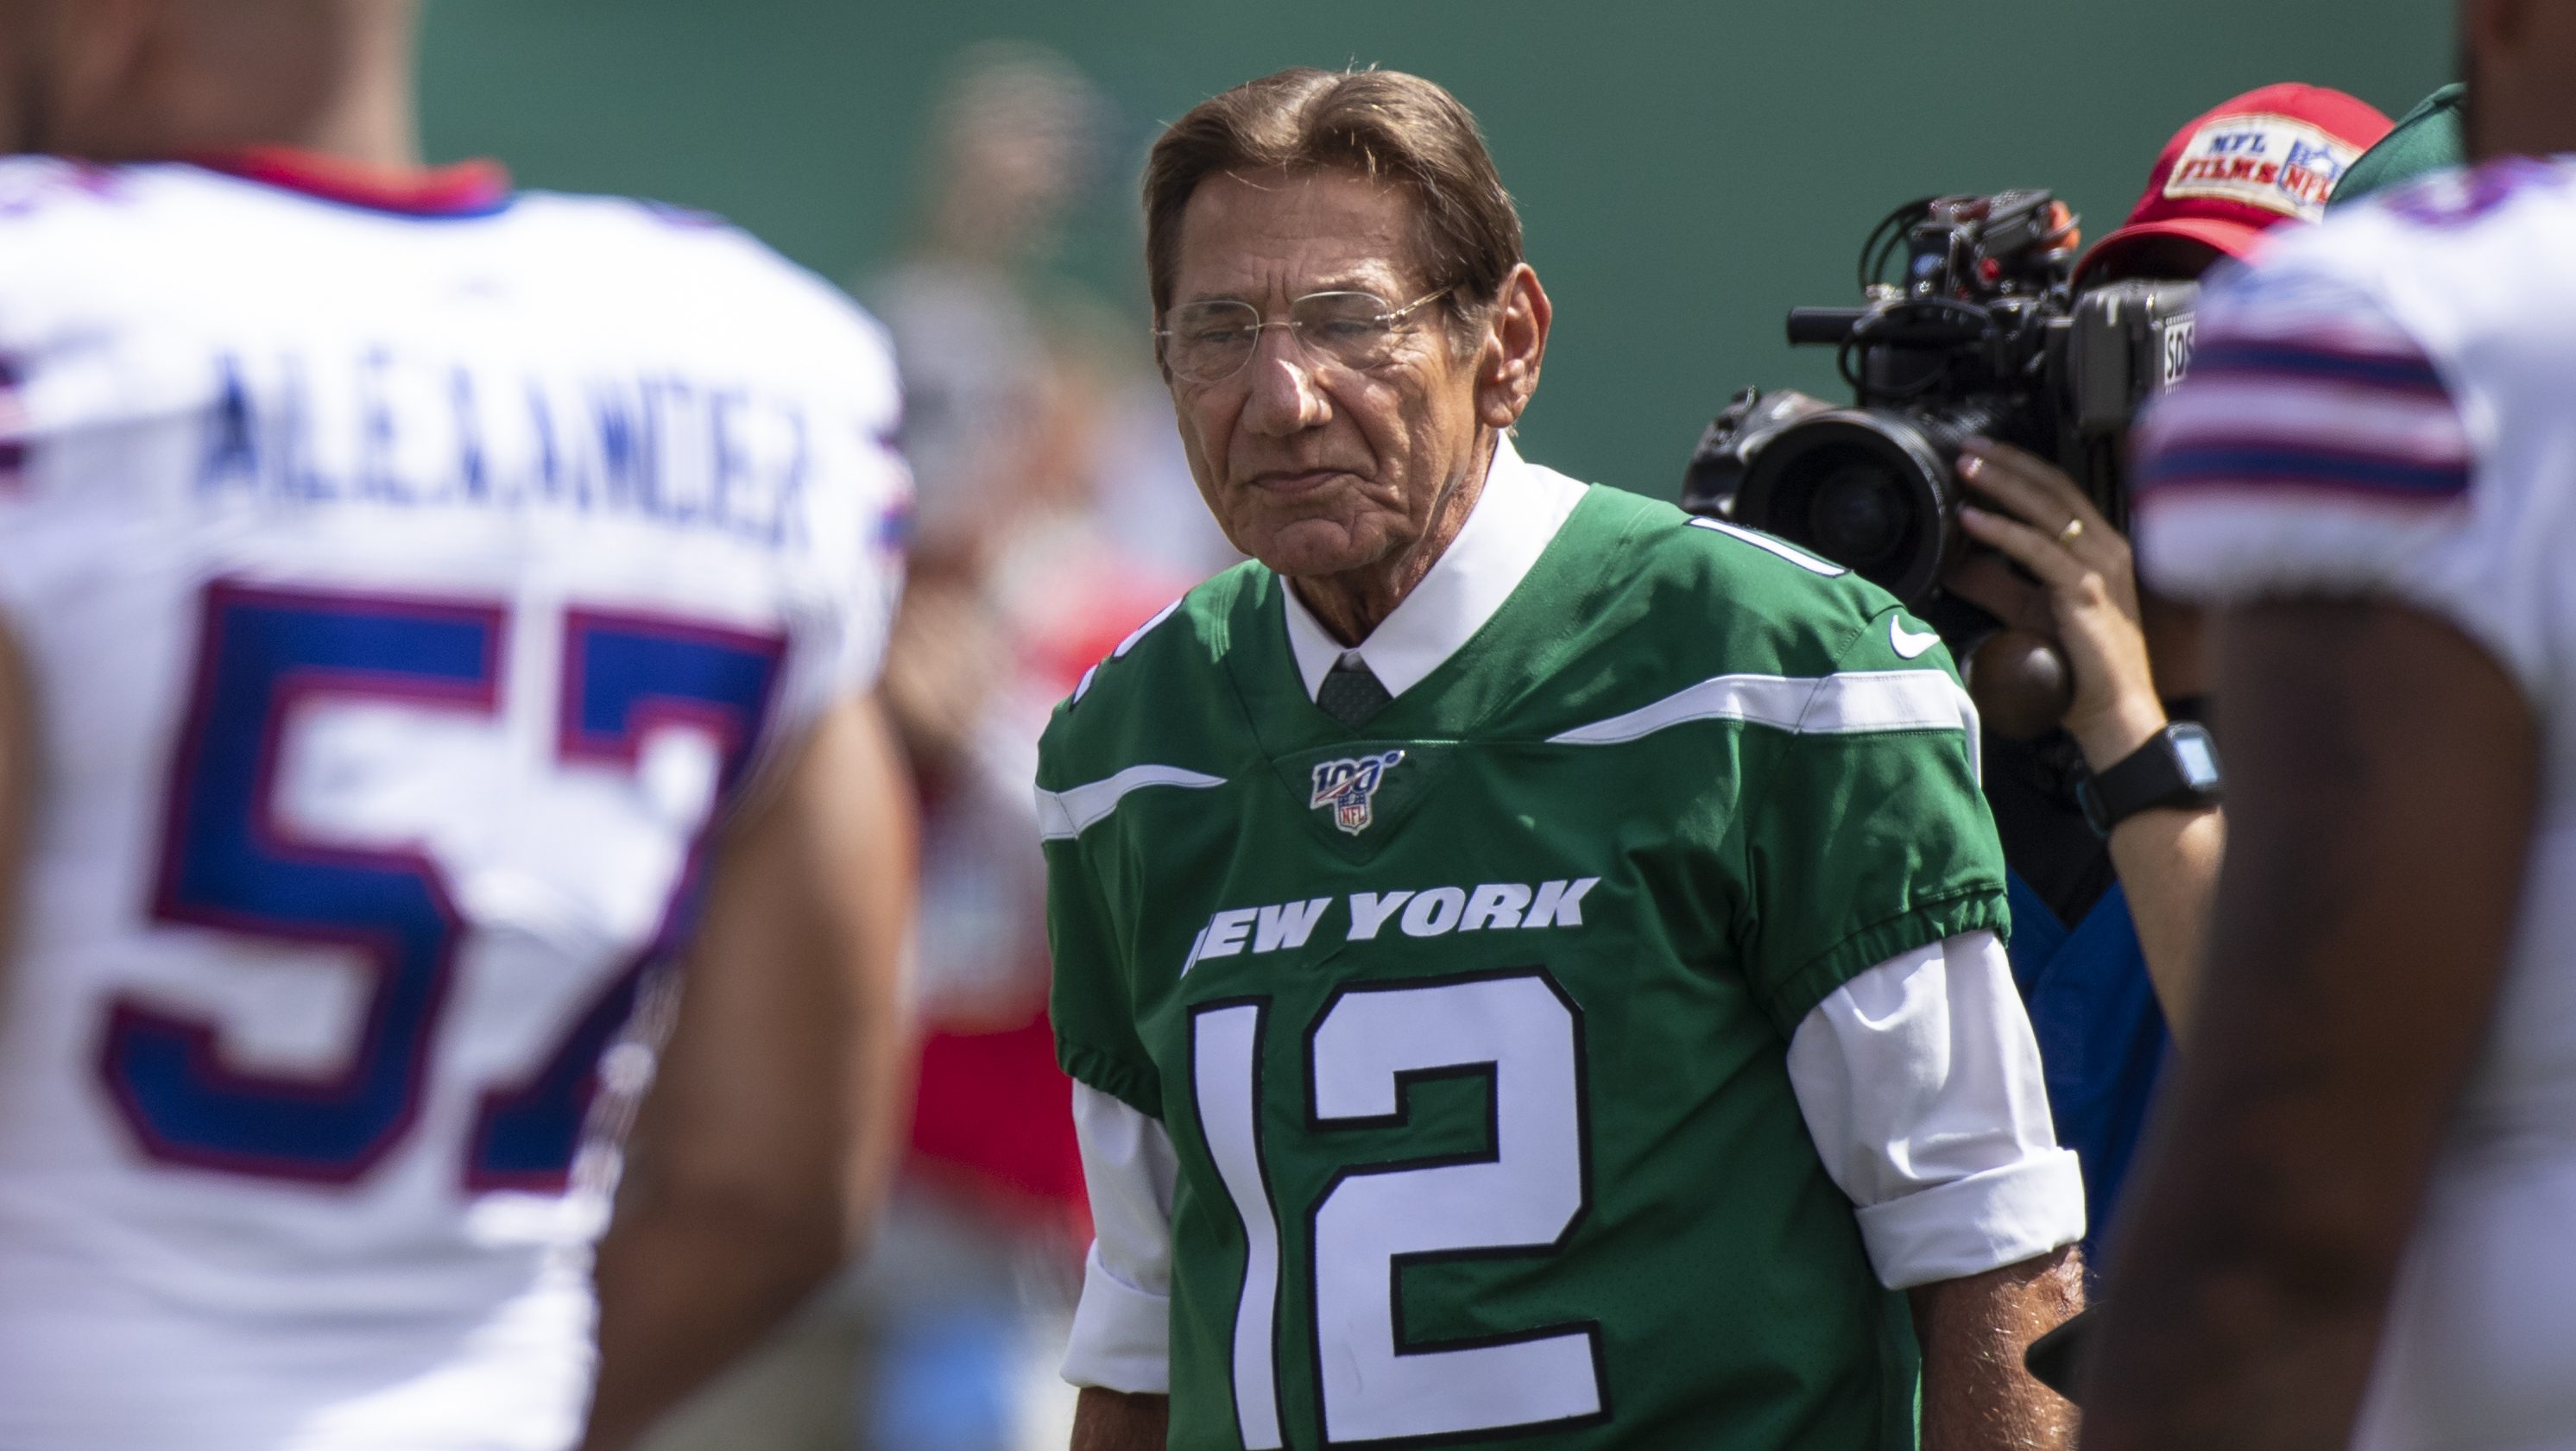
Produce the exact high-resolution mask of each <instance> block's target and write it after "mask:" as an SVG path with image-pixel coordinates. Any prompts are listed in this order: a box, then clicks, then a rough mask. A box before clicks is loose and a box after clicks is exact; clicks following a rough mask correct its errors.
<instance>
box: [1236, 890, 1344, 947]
mask: <svg viewBox="0 0 2576 1451" xmlns="http://www.w3.org/2000/svg"><path fill="white" fill-rule="evenodd" d="M1331 905H1333V899H1332V898H1330V897H1314V898H1310V899H1308V900H1306V901H1303V902H1282V903H1280V904H1279V905H1278V906H1276V907H1264V908H1262V909H1261V925H1260V927H1259V929H1258V930H1257V931H1255V932H1254V933H1253V937H1252V950H1253V951H1255V952H1277V951H1278V950H1279V949H1280V948H1283V947H1303V946H1305V945H1306V939H1307V938H1309V937H1311V936H1313V935H1314V932H1315V924H1316V923H1318V922H1321V921H1323V920H1324V909H1325V908H1326V907H1329V906H1331Z"/></svg>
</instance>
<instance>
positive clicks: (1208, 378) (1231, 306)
mask: <svg viewBox="0 0 2576 1451" xmlns="http://www.w3.org/2000/svg"><path fill="white" fill-rule="evenodd" d="M1456 290H1457V286H1456V284H1455V283H1452V284H1451V285H1450V286H1447V287H1443V288H1441V289H1439V290H1438V291H1435V292H1427V293H1424V294H1423V295H1422V296H1420V297H1417V298H1415V299H1414V300H1413V301H1411V302H1408V303H1406V304H1404V305H1403V306H1402V307H1394V306H1390V305H1389V304H1388V302H1387V300H1386V299H1385V298H1383V297H1380V296H1378V295H1377V294H1376V293H1374V292H1309V293H1307V294H1306V295H1305V296H1303V297H1300V298H1296V299H1294V300H1292V301H1290V302H1289V304H1288V315H1287V316H1286V317H1284V318H1281V319H1279V320H1278V321H1276V322H1272V321H1267V320H1264V319H1263V317H1262V316H1261V309H1260V308H1258V307H1255V306H1253V305H1252V304H1251V303H1249V302H1241V301H1236V300H1234V299H1230V298H1229V299H1225V300H1221V301H1210V302H1185V303H1183V304H1181V305H1180V306H1179V307H1176V308H1173V309H1172V311H1171V313H1170V320H1171V324H1172V325H1171V326H1170V327H1166V328H1156V329H1155V330H1154V345H1155V347H1156V349H1157V350H1158V351H1159V352H1160V354H1161V356H1162V360H1163V366H1164V367H1166V368H1169V369H1171V371H1172V376H1173V377H1176V378H1179V379H1181V380H1182V381H1184V382H1189V383H1221V382H1223V381H1225V380H1226V379H1228V378H1231V377H1233V376H1234V375H1235V374H1237V373H1240V372H1242V371H1243V367H1244V365H1245V364H1246V363H1249V362H1251V361H1252V355H1253V354H1254V353H1256V352H1259V351H1260V350H1261V334H1262V332H1263V331H1264V330H1265V329H1268V328H1274V327H1284V328H1286V329H1288V330H1289V332H1291V333H1293V334H1295V335H1296V338H1297V340H1298V341H1299V342H1300V343H1303V344H1304V345H1305V347H1306V349H1307V351H1308V352H1309V353H1311V354H1312V355H1314V356H1315V357H1318V358H1323V359H1328V360H1330V361H1332V362H1336V363H1339V364H1341V365H1342V366H1343V367H1346V368H1355V369H1367V368H1375V367H1378V366H1381V365H1382V364H1384V363H1386V362H1387V361H1388V360H1389V359H1390V358H1392V357H1393V356H1394V355H1395V345H1396V341H1397V339H1399V338H1401V337H1402V336H1403V334H1404V327H1405V322H1406V320H1407V319H1409V318H1410V317H1412V316H1413V314H1414V313H1415V312H1416V311H1417V310H1419V309H1420V308H1422V307H1423V306H1424V305H1426V304H1428V303H1432V302H1437V301H1439V300H1440V299H1441V298H1443V297H1446V296H1448V295H1449V294H1450V293H1451V292H1454V291H1456Z"/></svg>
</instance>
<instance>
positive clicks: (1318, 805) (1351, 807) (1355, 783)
mask: <svg viewBox="0 0 2576 1451" xmlns="http://www.w3.org/2000/svg"><path fill="white" fill-rule="evenodd" d="M1403 759H1404V752H1402V751H1388V752H1386V753H1384V754H1383V755H1376V756H1361V757H1359V758H1357V759H1356V760H1350V759H1345V760H1339V761H1326V762H1324V763H1322V764H1321V765H1318V766H1317V767H1316V768H1315V799H1314V800H1312V801H1309V802H1307V803H1306V806H1307V809H1308V810H1311V811H1320V810H1322V809H1323V808H1325V807H1327V806H1329V807H1331V808H1333V824H1334V825H1335V826H1338V827H1340V828H1341V829H1342V830H1344V831H1346V832H1348V833H1350V834H1351V835H1353V836H1357V835H1359V834H1360V833H1361V832H1363V831H1366V830H1368V827H1369V820H1370V815H1369V801H1370V799H1371V798H1373V797H1375V796H1376V795H1377V788H1378V785H1379V783H1380V782H1383V781H1384V780H1385V779H1386V773H1387V772H1389V771H1391V770H1394V769H1395V763H1396V762H1398V761H1401V760H1403Z"/></svg>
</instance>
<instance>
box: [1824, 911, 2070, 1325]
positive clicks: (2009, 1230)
mask: <svg viewBox="0 0 2576 1451" xmlns="http://www.w3.org/2000/svg"><path fill="white" fill-rule="evenodd" d="M1789 1086H1790V1087H1791V1089H1793V1090H1794V1091H1795V1092H1796V1093H1797V1096H1798V1107H1799V1110H1800V1111H1801V1112H1802V1113H1803V1114H1805V1116H1806V1120H1807V1132H1808V1134H1809V1135H1810V1136H1811V1137H1813V1138H1814V1140H1815V1142H1816V1152H1817V1154H1818V1155H1819V1156H1820V1157H1821V1158H1822V1159H1823V1160H1824V1164H1825V1172H1826V1173H1828V1174H1830V1175H1832V1176H1833V1180H1834V1182H1835V1183H1836V1184H1838V1185H1840V1186H1841V1187H1842V1191H1843V1193H1845V1194H1847V1195H1849V1196H1850V1197H1851V1201H1852V1203H1853V1204H1854V1205H1855V1206H1857V1208H1858V1215H1859V1219H1860V1231H1861V1239H1862V1241H1863V1242H1864V1243H1865V1244H1866V1245H1867V1246H1868V1248H1869V1258H1870V1263H1871V1265H1872V1266H1874V1267H1875V1268H1876V1269H1877V1271H1878V1278H1879V1280H1880V1282H1881V1283H1882V1284H1885V1285H1886V1286H1887V1287H1888V1288H1889V1289H1892V1290H1902V1289H1907V1288H1910V1287H1912V1286H1915V1285H1928V1284H1931V1283H1933V1282H1935V1281H1939V1280H1955V1279H1960V1278H1963V1277H1965V1276H1968V1275H1974V1274H1981V1273H1983V1272H1985V1271H1987V1270H1992V1269H2000V1268H2002V1267H2003V1266H2005V1265H2009V1264H2016V1263H2019V1262H2020V1261H2022V1260H2026V1259H2030V1258H2032V1257H2034V1256H2037V1255H2042V1254H2046V1253H2047V1252H2049V1251H2050V1250H2053V1249H2056V1248H2058V1247H2059V1246H2061V1245H2069V1244H2073V1243H2074V1242H2076V1241H2077V1240H2079V1239H2082V1238H2083V1237H2084V1180H2083V1176H2082V1174H2081V1173H2080V1171H2079V1170H2078V1168H2077V1165H2076V1159H2075V1155H2074V1154H2073V1153H2072V1152H2070V1151H2068V1150H2066V1149H2061V1148H2059V1147H2058V1146H2057V1132H2056V1128H2055V1126H2054V1125H2053V1124H2052V1123H2051V1122H2050V1121H2049V1116H2048V1093H2047V1089H2046V1086H2045V1084H2044V1082H2043V1080H2042V1079H2041V1077H2040V1066H2039V1042H2038V1040H2037V1039H2036V1038H2035V1037H2033V1036H2032V1034H2031V1030H2030V1017H2029V1015H2028V1014H2027V1013H2025V1012H2024V1011H2023V1010H2022V1005H2021V995H2020V993H2019V992H2018V991H2016V990H2015V989H2014V987H2013V979H2012V964H2011V963H2010V962H2009V961H2007V960H2006V959H2005V956H2004V948H2003V943H2002V942H2000V941H1999V940H1997V939H1996V937H1995V934H1993V933H1992V932H1969V933H1963V934H1962V935H1960V936H1957V937H1953V938H1950V939H1949V940H1947V941H1944V942H1936V943H1933V944H1931V945H1930V946H1927V947H1922V948H1918V949H1916V950H1914V951H1912V952H1908V953H1905V954H1903V955H1901V956H1898V957H1894V958H1890V959H1889V960H1888V961H1886V962H1882V963H1880V964H1879V965H1878V966H1876V967H1873V968H1871V969H1870V970H1869V971H1867V972H1864V973H1862V974H1861V975H1860V976H1858V977H1855V978H1853V979H1852V980H1851V981H1850V982H1848V983H1845V984H1844V985H1843V986H1842V987H1840V988H1838V989H1836V990H1835V991H1834V992H1833V993H1832V994H1831V995H1829V996H1828V997H1826V999H1825V1000H1824V1001H1823V1002H1821V1003H1818V1004H1817V1005H1816V1007H1815V1009H1814V1011H1812V1012H1810V1013H1808V1014H1807V1017H1806V1021H1804V1022H1802V1023H1800V1024H1799V1025H1798V1031H1797V1033H1796V1034H1795V1035H1794V1036H1793V1037H1791V1039H1790V1040H1789Z"/></svg>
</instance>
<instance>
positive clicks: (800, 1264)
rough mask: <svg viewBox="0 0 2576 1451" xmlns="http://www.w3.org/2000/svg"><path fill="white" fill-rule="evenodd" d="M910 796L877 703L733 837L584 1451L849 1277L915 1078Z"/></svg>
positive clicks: (602, 1338)
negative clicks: (843, 1269) (906, 980)
mask: <svg viewBox="0 0 2576 1451" xmlns="http://www.w3.org/2000/svg"><path fill="white" fill-rule="evenodd" d="M911 802H912V791H911V786H910V783H909V782H908V781H907V780H906V779H905V776H904V771H903V768H902V766H901V764H900V763H899V761H898V759H897V757H896V755H895V752H894V749H893V746H892V739H891V734H890V732H889V731H888V729H887V728H886V726H885V724H884V722H883V720H882V718H881V717H880V715H879V713H878V711H877V708H876V707H875V705H874V704H873V703H853V704H850V705H847V706H844V707H842V708H841V709H839V710H837V711H835V712H834V713H832V714H831V715H829V716H827V717H825V719H824V720H823V721H822V722H821V723H820V724H819V725H818V726H817V727H816V729H815V731H814V733H813V736H812V738H811V739H810V741H809V742H808V743H807V745H806V747H805V750H804V753H803V755H802V757H801V758H800V759H799V760H798V761H797V762H796V763H795V764H794V766H793V767H792V769H791V770H790V773H789V775H788V777H787V779H786V780H785V781H784V782H782V783H781V785H780V788H779V789H777V790H776V791H774V792H772V793H770V794H769V795H768V796H767V797H766V798H765V799H763V800H761V801H759V802H756V803H754V804H753V806H752V807H751V809H750V810H748V811H747V812H746V814H745V816H744V817H743V819H741V820H739V821H737V822H736V823H735V824H734V826H733V828H732V829H731V830H730V831H729V832H728V833H727V836H726V838H725V840H724V842H723V846H722V849H721V851H720V853H719V855H718V857H717V862H716V876H715V879H714V883H713V887H712V891H711V893H710V896H709V899H708V903H707V913H706V919H705V922H704V925H703V926H702V928H701V929H700V932H699V935H698V940H697V943H696V945H695V946H694V948H693V949H692V953H691V958H690V962H689V971H688V976H687V979H686V983H687V985H686V988H685V989H684V993H683V997H682V1002H681V1008H680V1018H679V1024H678V1026H677V1028H676V1029H675V1030H674V1032H673V1035H672V1038H671V1043H670V1046H669V1049H668V1050H667V1051H666V1052H665V1053H664V1054H663V1059H662V1067H661V1071H660V1074H659V1076H658V1077H657V1078H656V1080H655V1082H654V1086H653V1088H652V1091H651V1093H650V1095H649V1096H648V1097H647V1099H646V1101H645V1104H644V1108H643V1111H642V1114H641V1116H640V1118H639V1121H638V1123H637V1126H636V1133H635V1136H634V1149H633V1152H632V1154H631V1155H630V1157H629V1164H628V1168H627V1175H626V1182H625V1184H624V1186H623V1188H622V1190H621V1192H620V1194H619V1196H618V1205H617V1216H616V1219H615V1221H614V1222H613V1223H612V1224H611V1225H610V1227H609V1231H608V1235H607V1237H606V1239H605V1240H603V1241H602V1243H601V1245H600V1249H599V1271H598V1274H599V1301H600V1325H599V1351H600V1358H599V1389H598V1394H597V1398H596V1400H595V1402H594V1404H593V1406H592V1409H591V1419H590V1430H589V1434H588V1437H587V1439H586V1440H585V1441H584V1443H583V1444H584V1447H585V1448H586V1451H615V1448H620V1447H624V1446H627V1445H630V1444H632V1443H633V1441H634V1440H635V1439H636V1438H637V1437H638V1436H639V1435H641V1434H642V1433H643V1432H644V1431H645V1430H646V1429H647V1428H649V1427H650V1426H651V1425H652V1424H653V1422H654V1421H655V1420H657V1419H659V1418H660V1416H661V1415H662V1414H663V1412H665V1411H667V1410H668V1409H670V1408H671V1407H672V1406H673V1405H674V1404H676V1403H677V1402H679V1401H680V1400H681V1399H682V1398H683V1397H685V1396H686V1395H687V1394H688V1393H689V1392H690V1391H691V1390H692V1389H694V1388H696V1387H697V1386H698V1385H699V1384H701V1383H702V1382H704V1381H705V1380H707V1379H708V1378H709V1377H710V1376H712V1375H714V1374H715V1373H716V1371H718V1370H719V1369H721V1368H722V1367H723V1366H724V1365H725V1363H726V1362H728V1361H729V1360H731V1359H732V1358H733V1357H734V1356H735V1355H737V1354H738V1353H740V1352H741V1351H742V1350H744V1349H745V1348H747V1347H748V1346H750V1345H751V1344H752V1343H753V1342H754V1341H756V1340H758V1339H759V1338H760V1336H761V1335H762V1334H763V1333H764V1332H766V1331H767V1330H769V1329H770V1327H771V1326H772V1325H774V1324H775V1323H777V1321H778V1320H779V1319H780V1318H782V1317H783V1316H785V1315H786V1314H787V1313H788V1312H789V1311H791V1310H793V1309H794V1308H795V1307H796V1306H797V1304H798V1303H799V1302H800V1301H802V1300H803V1299H804V1298H805V1296H806V1295H807V1294H808V1293H809V1292H810V1291H811V1290H812V1289H813V1288H814V1286H815V1285H816V1284H818V1283H819V1282H820V1281H821V1280H822V1279H823V1278H824V1277H825V1276H826V1275H828V1274H830V1273H831V1272H832V1271H833V1270H834V1269H836V1268H837V1267H838V1266H840V1265H841V1264H842V1263H843V1262H844V1260H845V1259H846V1258H847V1256H848V1253H849V1251H850V1249H851V1248H852V1246H853V1243H854V1241H855V1239H856V1237H857V1235H858V1233H859V1232H860V1231H861V1230H862V1228H863V1227H864V1223H865V1221H866V1220H867V1219H868V1218H869V1217H870V1216H872V1215H873V1213H874V1211H875V1208H876V1205H877V1203H878V1201H879V1200H880V1198H881V1197H882V1193H883V1189H884V1186H885V1183H886V1180H887V1179H888V1177H889V1176H890V1174H891V1170H892V1166H893V1162H894V1149H895V1144H896V1130H897V1127H898V1126H899V1125H900V1124H901V1123H902V1121H903V1116H902V1109H903V1108H904V1107H905V1094H904V1084H905V1083H906V1082H907V1073H908V1070H909V1068H910V1052H909V1035H908V1033H907V1032H906V1030H905V1028H904V1024H903V996H904V990H903V977H902V970H901V962H902V956H903V952H904V945H905V937H906V934H907V932H908V930H909V926H910V921H911V902H912V896H913V893H912V885H913V865H914V863H913V852H914V836H913V821H912V806H911Z"/></svg>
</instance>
